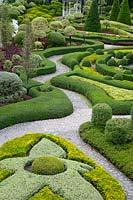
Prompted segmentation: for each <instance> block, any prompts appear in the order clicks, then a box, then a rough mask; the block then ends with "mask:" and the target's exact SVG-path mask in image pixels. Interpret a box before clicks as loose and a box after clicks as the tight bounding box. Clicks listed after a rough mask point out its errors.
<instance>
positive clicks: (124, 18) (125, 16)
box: [117, 0, 132, 25]
mask: <svg viewBox="0 0 133 200" xmlns="http://www.w3.org/2000/svg"><path fill="white" fill-rule="evenodd" d="M117 21H118V22H121V23H124V24H128V25H131V24H132V23H131V16H130V8H129V5H128V0H123V1H122V3H121V7H120V12H119V15H118V18H117Z"/></svg>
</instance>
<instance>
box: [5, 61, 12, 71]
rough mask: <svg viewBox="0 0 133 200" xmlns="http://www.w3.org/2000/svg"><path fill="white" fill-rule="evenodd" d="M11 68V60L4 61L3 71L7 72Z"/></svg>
mask: <svg viewBox="0 0 133 200" xmlns="http://www.w3.org/2000/svg"><path fill="white" fill-rule="evenodd" d="M11 68H12V61H11V60H5V62H4V65H3V69H4V70H9V69H11Z"/></svg>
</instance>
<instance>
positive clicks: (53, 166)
mask: <svg viewBox="0 0 133 200" xmlns="http://www.w3.org/2000/svg"><path fill="white" fill-rule="evenodd" d="M64 170H65V167H64V163H63V162H62V161H61V160H59V159H58V158H56V157H52V156H51V157H50V156H44V157H40V158H36V159H35V160H34V161H33V163H32V167H31V171H32V172H33V173H35V174H41V175H54V174H58V173H62V172H64Z"/></svg>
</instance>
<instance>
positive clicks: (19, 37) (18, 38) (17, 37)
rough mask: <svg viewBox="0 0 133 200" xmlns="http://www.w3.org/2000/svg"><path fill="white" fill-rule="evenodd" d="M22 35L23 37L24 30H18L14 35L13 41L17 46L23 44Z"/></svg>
mask: <svg viewBox="0 0 133 200" xmlns="http://www.w3.org/2000/svg"><path fill="white" fill-rule="evenodd" d="M24 37H25V31H18V32H17V34H16V35H15V37H14V41H15V42H16V44H18V45H19V46H22V45H23V41H24Z"/></svg>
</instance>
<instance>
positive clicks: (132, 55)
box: [126, 52, 133, 64]
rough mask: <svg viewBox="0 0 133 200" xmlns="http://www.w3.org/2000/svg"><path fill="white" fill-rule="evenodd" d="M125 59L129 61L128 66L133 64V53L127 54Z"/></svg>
mask: <svg viewBox="0 0 133 200" xmlns="http://www.w3.org/2000/svg"><path fill="white" fill-rule="evenodd" d="M126 58H127V59H128V60H129V63H130V64H133V52H131V53H128V54H127V55H126Z"/></svg>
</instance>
